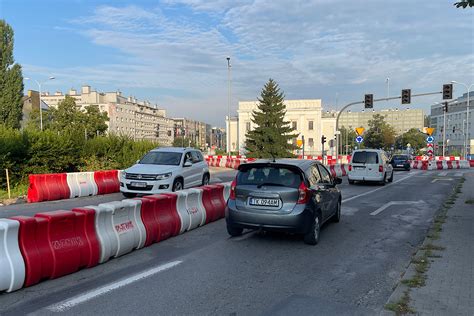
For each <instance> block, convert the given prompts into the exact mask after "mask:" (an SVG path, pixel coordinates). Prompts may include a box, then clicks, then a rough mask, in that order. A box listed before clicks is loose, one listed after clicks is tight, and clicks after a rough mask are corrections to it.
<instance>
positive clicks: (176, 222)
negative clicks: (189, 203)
mask: <svg viewBox="0 0 474 316" xmlns="http://www.w3.org/2000/svg"><path fill="white" fill-rule="evenodd" d="M174 198H176V196H174V197H172V196H166V195H163V194H155V195H147V196H144V197H143V199H144V200H151V201H153V208H154V217H155V218H154V220H155V221H156V222H157V224H158V226H159V240H160V241H161V240H165V239H168V238H170V237H172V236H176V235H178V234H179V231H180V229H181V221H180V219H179V216H178V211H177V210H176V200H175V199H174ZM142 218H143V212H142ZM143 223H144V224H145V227H146V225H147V223H146V222H145V220H144V222H143ZM147 238H148V236H147Z"/></svg>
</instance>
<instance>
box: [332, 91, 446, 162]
mask: <svg viewBox="0 0 474 316" xmlns="http://www.w3.org/2000/svg"><path fill="white" fill-rule="evenodd" d="M442 93H443V92H442V91H439V92H428V93H419V94H413V95H411V97H412V98H413V97H423V96H427V95H435V94H442ZM401 98H402V97H401V96H398V97H390V98H381V99H375V100H374V101H373V102H380V101H389V100H397V99H401ZM356 104H364V101H358V102H352V103H349V104H347V105H346V106H344V107H343V108H342V109H341V110H340V111H339V113H338V114H337V117H336V159H337V160H336V161H337V162H339V137H338V136H339V135H338V134H337V131H339V117H340V116H341V114H342V112H344V110H346V109H347V108H349V107H351V106H353V105H356Z"/></svg>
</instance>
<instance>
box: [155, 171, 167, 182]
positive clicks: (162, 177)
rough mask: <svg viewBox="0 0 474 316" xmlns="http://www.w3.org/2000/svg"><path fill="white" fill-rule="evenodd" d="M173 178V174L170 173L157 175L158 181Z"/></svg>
mask: <svg viewBox="0 0 474 316" xmlns="http://www.w3.org/2000/svg"><path fill="white" fill-rule="evenodd" d="M169 177H171V172H168V173H163V174H157V175H156V180H165V179H168V178H169Z"/></svg>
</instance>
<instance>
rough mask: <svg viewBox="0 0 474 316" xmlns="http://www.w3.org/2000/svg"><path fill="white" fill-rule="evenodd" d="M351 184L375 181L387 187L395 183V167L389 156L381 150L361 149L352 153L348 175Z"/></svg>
mask: <svg viewBox="0 0 474 316" xmlns="http://www.w3.org/2000/svg"><path fill="white" fill-rule="evenodd" d="M348 179H349V184H353V183H354V182H355V181H373V182H379V183H380V184H382V185H385V182H386V181H388V182H392V181H393V167H392V165H391V164H390V159H389V158H388V155H387V154H386V153H385V152H384V151H383V150H380V149H359V150H355V151H354V152H353V153H352V157H351V163H350V164H349V174H348Z"/></svg>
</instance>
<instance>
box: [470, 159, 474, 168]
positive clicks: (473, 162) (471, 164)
mask: <svg viewBox="0 0 474 316" xmlns="http://www.w3.org/2000/svg"><path fill="white" fill-rule="evenodd" d="M469 166H470V167H471V168H474V160H469Z"/></svg>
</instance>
